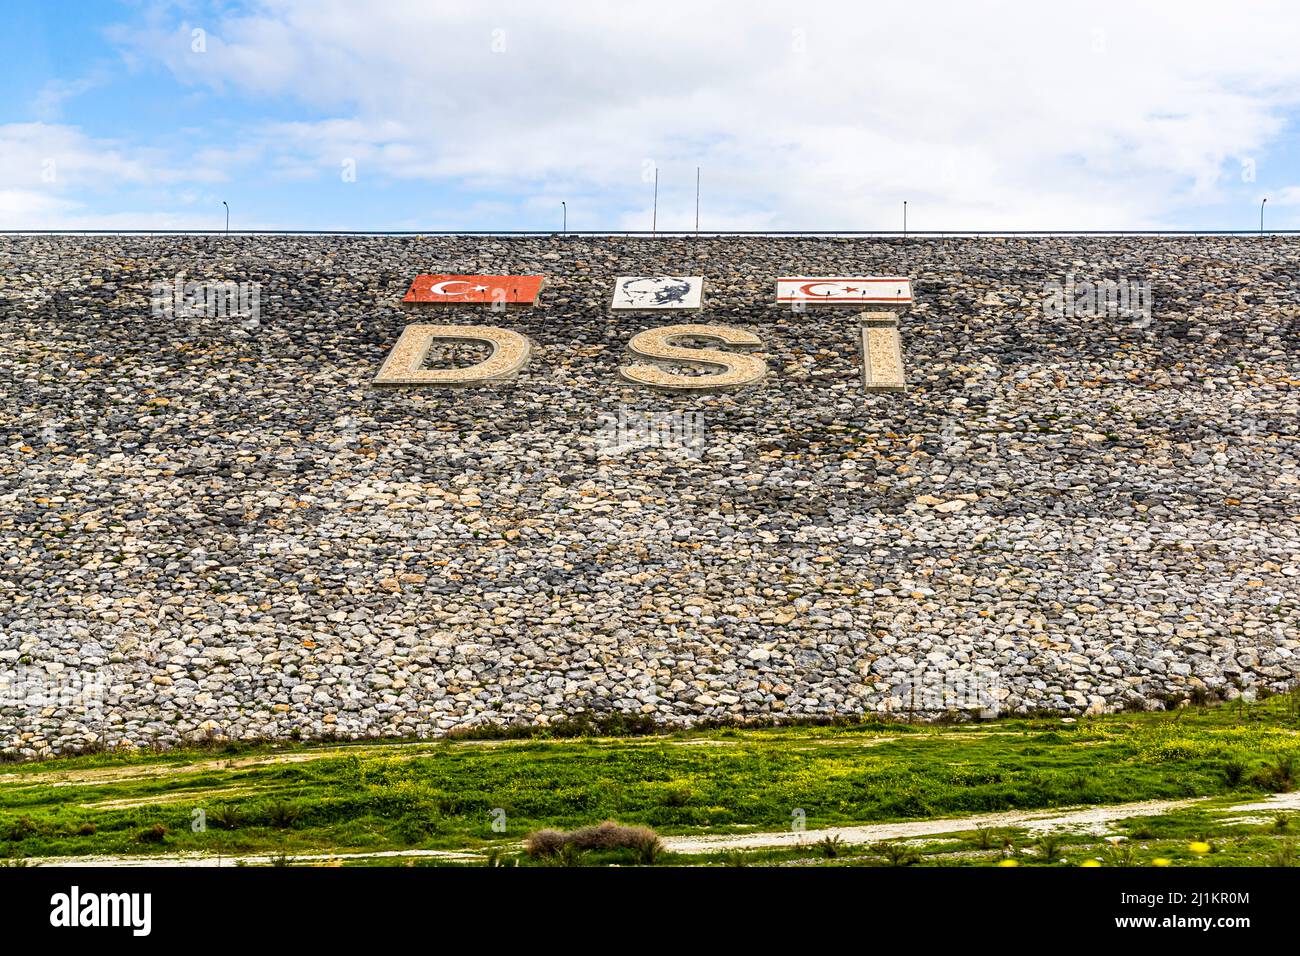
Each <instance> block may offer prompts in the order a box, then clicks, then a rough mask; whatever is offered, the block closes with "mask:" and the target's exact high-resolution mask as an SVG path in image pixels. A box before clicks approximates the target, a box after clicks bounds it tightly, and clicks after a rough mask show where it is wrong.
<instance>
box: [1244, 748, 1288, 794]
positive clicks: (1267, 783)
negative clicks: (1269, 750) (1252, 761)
mask: <svg viewBox="0 0 1300 956" xmlns="http://www.w3.org/2000/svg"><path fill="white" fill-rule="evenodd" d="M1296 769H1297V768H1296V762H1295V755H1294V754H1289V753H1288V754H1277V755H1275V756H1274V757H1273V762H1272V763H1268V764H1265V765H1264V766H1262V767H1260V768H1259V769H1258V770H1257V771H1255V774H1254V778H1253V779H1254V781H1255V783H1257V784H1258V785H1259V786H1261V787H1263V788H1264V789H1266V790H1270V791H1272V792H1273V793H1290V792H1291V791H1292V790H1294V789H1295V778H1296Z"/></svg>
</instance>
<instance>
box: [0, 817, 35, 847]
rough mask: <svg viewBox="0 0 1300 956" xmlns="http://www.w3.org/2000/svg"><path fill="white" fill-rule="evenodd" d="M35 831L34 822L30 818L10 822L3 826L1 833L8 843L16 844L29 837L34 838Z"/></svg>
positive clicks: (20, 818)
mask: <svg viewBox="0 0 1300 956" xmlns="http://www.w3.org/2000/svg"><path fill="white" fill-rule="evenodd" d="M37 829H38V828H37V826H36V821H35V820H33V819H32V818H31V817H19V818H18V819H17V820H10V821H7V822H6V823H5V824H3V831H2V832H3V833H4V838H5V839H6V840H8V841H9V842H10V843H17V842H18V841H19V840H25V839H27V838H28V837H29V836H35V834H36V831H37Z"/></svg>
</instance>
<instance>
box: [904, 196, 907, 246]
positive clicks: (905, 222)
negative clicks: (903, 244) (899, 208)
mask: <svg viewBox="0 0 1300 956" xmlns="http://www.w3.org/2000/svg"><path fill="white" fill-rule="evenodd" d="M903 238H904V239H906V238H907V200H906V199H904V200H903Z"/></svg>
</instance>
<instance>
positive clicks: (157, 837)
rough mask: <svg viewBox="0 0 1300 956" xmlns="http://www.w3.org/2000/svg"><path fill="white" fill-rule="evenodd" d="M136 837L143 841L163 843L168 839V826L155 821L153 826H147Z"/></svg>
mask: <svg viewBox="0 0 1300 956" xmlns="http://www.w3.org/2000/svg"><path fill="white" fill-rule="evenodd" d="M135 838H136V839H137V840H139V841H140V842H141V843H163V842H165V841H166V839H167V828H166V827H165V826H163V825H162V824H161V823H155V824H154V825H153V826H151V827H145V828H144V829H143V830H141V831H140V832H139V833H137V834H136V835H135Z"/></svg>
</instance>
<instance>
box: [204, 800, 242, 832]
mask: <svg viewBox="0 0 1300 956" xmlns="http://www.w3.org/2000/svg"><path fill="white" fill-rule="evenodd" d="M208 820H209V821H211V823H212V825H213V826H215V827H217V828H218V829H221V830H238V829H239V827H240V825H242V824H243V822H244V814H243V812H242V811H241V810H240V809H239V808H238V807H236V806H233V805H232V804H229V803H223V804H220V805H219V806H215V807H213V808H212V812H211V813H209V814H208Z"/></svg>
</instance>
